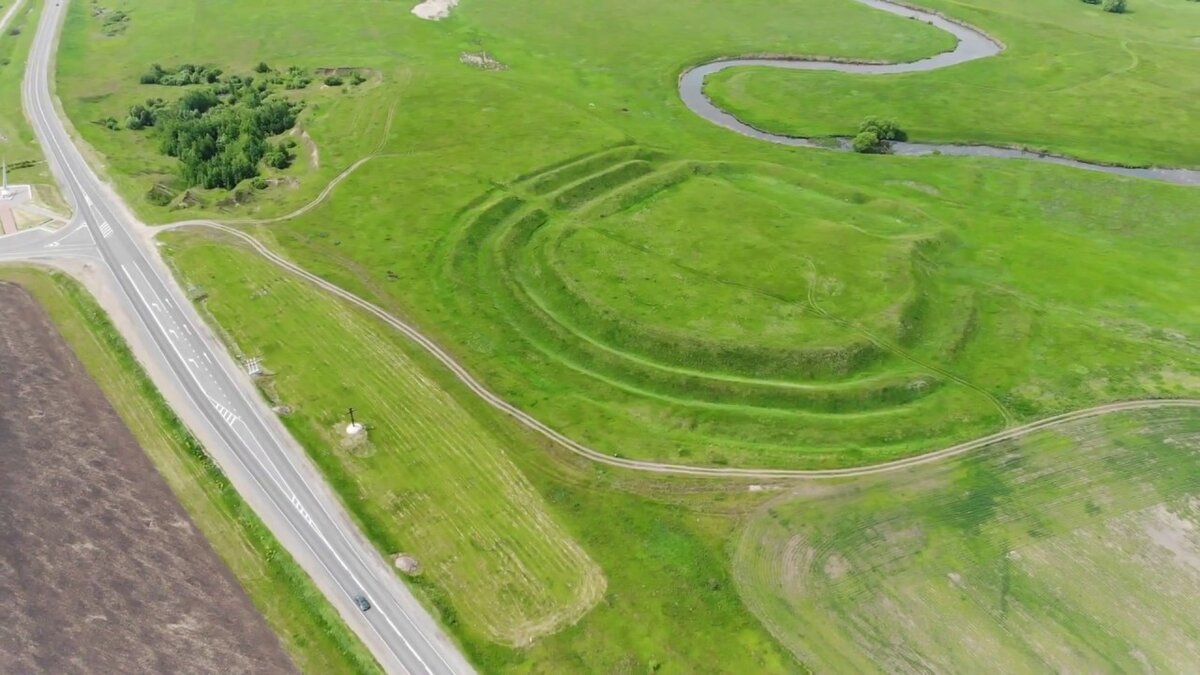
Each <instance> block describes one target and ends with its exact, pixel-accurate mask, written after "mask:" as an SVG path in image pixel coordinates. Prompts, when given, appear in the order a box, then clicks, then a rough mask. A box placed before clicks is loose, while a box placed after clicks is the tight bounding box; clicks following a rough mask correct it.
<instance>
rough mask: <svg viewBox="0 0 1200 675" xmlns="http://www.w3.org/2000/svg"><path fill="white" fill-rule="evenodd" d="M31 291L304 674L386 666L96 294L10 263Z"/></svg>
mask: <svg viewBox="0 0 1200 675" xmlns="http://www.w3.org/2000/svg"><path fill="white" fill-rule="evenodd" d="M0 278H3V279H4V280H6V281H12V282H16V283H18V284H20V285H21V286H22V287H24V288H26V289H27V290H29V291H30V292H31V293H32V294H33V295H34V297H36V298H37V300H38V302H39V303H40V304H41V305H42V306H43V307H44V308H45V309H46V312H47V313H48V314H49V315H50V316H51V318H52V319H53V320H54V322H55V325H56V326H57V327H58V329H59V331H60V332H61V333H62V335H63V337H64V338H66V340H67V342H68V344H70V345H71V348H72V349H73V350H74V351H75V353H76V355H77V356H78V357H79V360H80V361H81V362H82V363H83V364H84V366H85V367H86V368H87V370H88V372H89V373H90V374H91V376H92V377H93V378H94V379H95V380H96V382H97V383H98V384H99V385H100V388H101V389H102V390H103V391H104V393H105V395H106V396H107V397H108V399H109V401H110V402H111V403H112V405H113V407H114V408H115V409H116V410H117V412H118V413H119V414H120V416H121V418H122V419H123V420H124V421H125V424H126V425H128V427H129V429H130V430H131V431H132V432H133V434H134V437H135V438H137V440H138V442H139V444H140V445H141V447H142V448H143V449H144V450H145V452H146V454H147V455H148V456H149V457H150V458H151V460H153V462H154V464H155V466H156V467H157V468H158V471H159V473H160V474H162V476H163V478H164V479H165V480H166V481H167V484H168V485H170V487H171V490H172V491H173V492H174V493H175V495H176V497H177V498H178V499H179V501H180V503H181V504H183V506H184V508H185V509H187V511H188V514H189V515H190V516H191V517H192V520H193V521H194V522H195V523H196V525H197V527H199V528H200V530H201V532H203V533H204V536H205V538H206V539H207V540H208V541H209V542H210V543H211V545H212V547H213V548H214V549H215V550H216V552H217V553H218V554H219V555H220V556H221V559H222V560H224V561H225V564H226V565H228V566H229V569H230V570H231V571H232V572H233V573H234V576H235V577H237V579H238V581H239V582H240V583H241V584H242V587H243V588H245V589H246V592H247V594H248V595H249V596H250V598H251V600H253V602H254V604H255V606H256V607H257V608H258V609H259V611H260V612H262V614H263V616H264V617H265V618H266V619H267V622H268V623H269V624H270V625H271V627H272V628H273V629H274V630H275V631H276V633H277V634H278V635H279V637H280V640H281V641H282V642H283V645H284V647H285V648H286V649H287V651H288V653H289V655H290V656H291V657H292V659H293V661H294V662H295V663H296V665H297V667H298V668H299V669H300V671H301V672H311V673H378V672H381V671H380V670H379V667H378V665H377V664H376V663H375V660H374V658H373V657H372V656H371V654H370V652H368V651H367V650H366V648H365V647H364V646H363V645H362V643H361V642H359V640H358V638H357V637H356V636H355V635H354V633H353V632H351V631H350V630H349V628H347V626H346V625H345V624H344V623H343V622H342V619H341V617H339V616H338V614H337V611H336V610H334V609H333V607H331V606H330V605H329V603H328V602H327V601H326V599H325V597H324V596H323V595H321V593H320V591H319V590H317V588H316V586H314V585H313V583H312V581H311V580H310V579H309V578H308V576H307V575H306V574H305V573H304V571H303V570H302V569H301V568H300V567H299V566H298V565H297V564H296V562H295V561H294V560H293V559H292V558H291V556H290V555H288V553H287V551H285V550H283V549H282V548H281V547H280V546H279V543H278V541H276V539H275V538H274V536H272V535H271V533H270V531H269V530H267V529H266V527H265V526H264V525H263V524H262V521H260V520H259V519H258V516H257V515H255V513H254V512H253V511H252V510H251V509H250V507H249V506H248V505H247V504H246V503H245V502H244V501H242V499H241V497H240V496H239V495H238V493H237V491H236V490H234V488H233V487H232V486H231V485H230V484H229V481H228V479H227V478H226V477H225V475H224V474H223V473H222V472H221V470H220V468H219V467H217V466H216V464H215V463H214V462H213V461H212V459H211V458H210V457H209V455H208V454H207V453H206V452H205V451H204V449H203V448H202V447H201V446H200V444H199V442H198V441H197V440H196V439H195V438H194V437H193V436H192V435H191V433H190V432H189V431H188V430H187V428H186V427H184V425H183V423H182V422H180V420H179V419H178V418H177V417H176V416H175V414H174V413H173V412H172V411H171V409H170V407H168V405H167V403H166V401H165V400H163V398H162V396H161V394H159V393H158V390H157V389H156V388H155V387H154V385H153V383H152V382H150V380H149V378H148V377H147V376H146V374H145V372H144V371H143V370H142V368H141V366H140V365H139V364H138V362H137V360H136V359H135V357H134V356H133V354H132V353H131V352H130V351H129V347H128V345H126V343H125V341H124V339H123V338H122V337H121V336H120V334H119V333H118V332H117V330H116V328H115V327H114V326H113V325H112V323H111V322H110V321H109V319H108V317H107V316H106V315H105V314H104V312H103V310H101V309H100V307H99V306H98V305H97V304H96V302H95V300H94V299H92V297H91V296H90V295H88V293H87V291H85V290H84V289H83V287H82V286H81V285H80V284H79V283H78V282H76V281H74V280H73V279H71V278H70V277H68V276H67V275H65V274H63V273H61V272H57V271H46V270H42V269H38V268H34V267H25V266H12V265H4V266H0Z"/></svg>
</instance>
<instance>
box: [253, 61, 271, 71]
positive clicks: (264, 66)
mask: <svg viewBox="0 0 1200 675" xmlns="http://www.w3.org/2000/svg"><path fill="white" fill-rule="evenodd" d="M254 72H256V73H269V72H271V66H268V65H267V62H266V61H259V62H258V65H257V66H254Z"/></svg>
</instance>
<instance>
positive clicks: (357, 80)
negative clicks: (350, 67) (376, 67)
mask: <svg viewBox="0 0 1200 675" xmlns="http://www.w3.org/2000/svg"><path fill="white" fill-rule="evenodd" d="M366 81H367V78H365V77H363V76H362V75H361V74H360V73H358V72H357V71H355V72H354V73H353V74H352V75H350V84H352V85H355V86H357V85H360V84H362V83H363V82H366Z"/></svg>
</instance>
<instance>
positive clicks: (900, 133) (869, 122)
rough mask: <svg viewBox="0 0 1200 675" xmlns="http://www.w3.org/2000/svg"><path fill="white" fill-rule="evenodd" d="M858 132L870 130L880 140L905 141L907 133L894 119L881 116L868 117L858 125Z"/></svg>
mask: <svg viewBox="0 0 1200 675" xmlns="http://www.w3.org/2000/svg"><path fill="white" fill-rule="evenodd" d="M858 132H859V133H860V134H861V133H864V132H871V133H873V134H875V136H876V137H877V138H878V139H879V140H881V141H907V140H908V134H906V133H905V132H904V130H903V129H901V128H900V125H899V124H897V123H896V121H895V120H891V119H887V118H882V117H868V118H867V119H865V120H863V121H862V123H861V124H859V125H858Z"/></svg>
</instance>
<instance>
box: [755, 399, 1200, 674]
mask: <svg viewBox="0 0 1200 675" xmlns="http://www.w3.org/2000/svg"><path fill="white" fill-rule="evenodd" d="M1198 563H1200V410H1197V409H1196V408H1161V409H1154V410H1145V411H1138V412H1123V413H1115V414H1112V415H1109V416H1106V417H1102V418H1097V419H1093V420H1087V421H1082V422H1077V423H1072V424H1070V425H1065V426H1063V427H1061V428H1058V429H1054V430H1051V431H1043V432H1039V433H1037V434H1035V435H1033V436H1030V437H1028V438H1026V439H1023V440H1021V441H1018V442H1011V443H1003V444H998V445H996V446H993V447H991V448H987V449H985V450H982V451H980V452H978V453H977V454H974V455H970V456H966V457H963V458H959V459H956V460H953V461H949V462H944V463H941V464H934V465H926V466H922V467H917V468H914V469H912V470H909V471H906V472H903V473H897V474H894V475H888V476H881V477H876V478H868V479H866V480H865V481H864V480H858V481H854V482H842V483H839V484H837V485H823V486H811V487H808V488H806V489H803V490H799V491H797V492H795V493H793V494H791V495H788V496H785V497H782V498H779V499H776V500H774V501H773V502H772V503H769V504H767V505H766V506H765V507H763V508H762V509H760V510H759V512H758V513H757V514H756V515H755V516H753V517H751V518H750V519H749V521H748V523H747V527H746V528H745V530H744V531H743V534H742V536H741V541H740V543H739V544H738V546H737V551H736V553H735V555H734V575H735V578H736V579H737V583H738V587H739V589H740V590H741V592H742V594H743V597H744V598H745V599H746V601H747V604H748V605H749V606H750V607H751V608H752V609H753V611H754V612H755V614H757V615H758V616H759V617H760V618H761V619H762V620H763V621H764V622H765V623H766V624H767V625H768V626H769V628H770V629H771V631H772V632H773V633H774V634H775V635H776V636H777V637H778V638H779V639H780V640H781V641H783V642H784V644H786V645H787V646H788V647H789V648H790V649H792V651H793V652H794V653H795V654H796V655H797V657H798V658H799V659H800V660H801V661H803V662H804V663H806V664H807V665H808V666H810V667H811V668H813V669H814V670H816V671H824V672H897V671H910V670H930V671H940V672H966V671H972V670H977V669H978V668H979V664H981V663H986V664H995V666H996V667H1002V668H1003V669H1004V670H1005V671H1006V672H1043V671H1055V672H1129V671H1146V670H1151V671H1161V672H1185V671H1188V670H1191V669H1192V667H1193V666H1194V663H1195V652H1194V645H1195V644H1196V640H1197V636H1200V609H1198V608H1197V606H1196V604H1195V603H1194V602H1186V601H1181V599H1183V598H1194V597H1196V596H1197V595H1198V594H1200V574H1197V564H1198Z"/></svg>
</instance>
